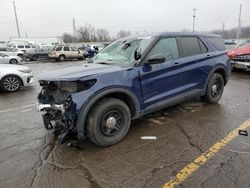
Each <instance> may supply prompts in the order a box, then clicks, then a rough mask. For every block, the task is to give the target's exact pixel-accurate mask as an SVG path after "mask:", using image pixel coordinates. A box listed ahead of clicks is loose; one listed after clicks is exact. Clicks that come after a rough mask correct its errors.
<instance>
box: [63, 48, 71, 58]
mask: <svg viewBox="0 0 250 188" xmlns="http://www.w3.org/2000/svg"><path fill="white" fill-rule="evenodd" d="M63 54H64V55H65V56H66V58H67V59H70V58H72V54H71V51H70V47H69V46H64V47H63Z"/></svg>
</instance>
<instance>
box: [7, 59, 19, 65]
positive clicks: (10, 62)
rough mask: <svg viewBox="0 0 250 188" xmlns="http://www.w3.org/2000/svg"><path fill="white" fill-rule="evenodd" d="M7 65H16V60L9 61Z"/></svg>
mask: <svg viewBox="0 0 250 188" xmlns="http://www.w3.org/2000/svg"><path fill="white" fill-rule="evenodd" d="M9 64H14V65H16V64H18V61H17V60H16V59H11V60H10V61H9Z"/></svg>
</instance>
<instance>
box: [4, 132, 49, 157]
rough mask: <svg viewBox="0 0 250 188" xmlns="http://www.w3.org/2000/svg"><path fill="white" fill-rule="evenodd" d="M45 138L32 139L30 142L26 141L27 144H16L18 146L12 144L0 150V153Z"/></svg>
mask: <svg viewBox="0 0 250 188" xmlns="http://www.w3.org/2000/svg"><path fill="white" fill-rule="evenodd" d="M45 137H46V136H42V137H39V138H35V139H33V140H30V141H28V142H23V143H18V144H14V145H10V146H7V147H5V148H3V149H1V152H0V153H2V152H4V151H5V150H8V149H11V148H14V147H17V146H20V145H26V144H29V143H31V142H34V141H37V140H41V139H43V138H45Z"/></svg>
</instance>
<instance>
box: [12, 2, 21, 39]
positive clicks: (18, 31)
mask: <svg viewBox="0 0 250 188" xmlns="http://www.w3.org/2000/svg"><path fill="white" fill-rule="evenodd" d="M13 6H14V12H15V17H16V27H17V33H18V37H19V38H20V30H19V25H18V19H17V13H16V5H15V1H13Z"/></svg>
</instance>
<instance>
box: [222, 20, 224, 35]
mask: <svg viewBox="0 0 250 188" xmlns="http://www.w3.org/2000/svg"><path fill="white" fill-rule="evenodd" d="M222 38H225V22H223V23H222Z"/></svg>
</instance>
